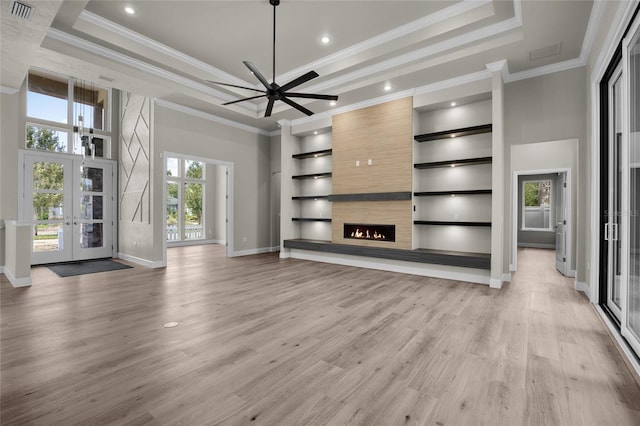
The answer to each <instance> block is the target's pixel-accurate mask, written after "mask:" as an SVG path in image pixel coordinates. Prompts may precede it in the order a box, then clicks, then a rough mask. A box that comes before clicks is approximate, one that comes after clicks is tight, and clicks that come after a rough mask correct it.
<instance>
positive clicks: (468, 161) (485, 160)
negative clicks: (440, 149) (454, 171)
mask: <svg viewBox="0 0 640 426" xmlns="http://www.w3.org/2000/svg"><path fill="white" fill-rule="evenodd" d="M491 161H492V158H491V157H478V158H463V159H460V160H449V161H432V162H429V163H416V164H414V165H413V167H415V168H416V169H420V170H423V169H435V168H439V167H457V166H472V165H477V164H491Z"/></svg>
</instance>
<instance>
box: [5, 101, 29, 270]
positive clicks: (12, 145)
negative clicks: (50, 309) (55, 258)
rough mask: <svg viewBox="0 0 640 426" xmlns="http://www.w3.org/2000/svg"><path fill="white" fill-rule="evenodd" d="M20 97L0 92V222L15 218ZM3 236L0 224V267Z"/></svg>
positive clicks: (16, 214) (16, 213) (16, 207)
mask: <svg viewBox="0 0 640 426" xmlns="http://www.w3.org/2000/svg"><path fill="white" fill-rule="evenodd" d="M19 98H20V95H19V94H18V93H16V94H14V95H8V94H4V93H3V94H2V95H0V222H3V221H4V220H9V219H17V218H18V217H17V216H18V179H17V177H18V146H19V140H20V137H19V131H18V129H19V128H20V127H19V124H18V123H19V121H20V120H19V116H20V112H19V111H20V99H19ZM23 133H24V132H23ZM4 236H5V230H4V227H0V266H4V265H5V253H4Z"/></svg>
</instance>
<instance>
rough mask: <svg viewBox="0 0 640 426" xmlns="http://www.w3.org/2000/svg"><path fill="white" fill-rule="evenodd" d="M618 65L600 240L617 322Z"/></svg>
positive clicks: (609, 303)
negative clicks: (603, 223)
mask: <svg viewBox="0 0 640 426" xmlns="http://www.w3.org/2000/svg"><path fill="white" fill-rule="evenodd" d="M622 83H623V81H622V66H619V67H618V69H617V70H616V71H615V72H614V74H613V78H612V81H611V83H610V86H609V94H610V99H609V194H608V208H607V209H606V210H605V218H606V223H605V226H604V240H605V241H606V242H607V246H608V249H607V252H608V259H607V306H608V307H609V309H610V310H611V312H612V313H613V314H614V315H615V316H616V318H617V319H618V321H620V320H621V318H622V311H621V297H620V296H621V285H622V281H621V279H622V270H621V266H622V265H621V259H622V258H621V249H622V238H623V237H624V236H623V235H621V234H620V218H621V207H622V206H621V195H622V192H621V190H622V188H621V181H622V180H621V176H622V158H621V154H622Z"/></svg>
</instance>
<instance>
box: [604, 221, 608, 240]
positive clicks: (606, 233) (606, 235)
mask: <svg viewBox="0 0 640 426" xmlns="http://www.w3.org/2000/svg"><path fill="white" fill-rule="evenodd" d="M604 240H605V241H609V224H608V223H605V224H604Z"/></svg>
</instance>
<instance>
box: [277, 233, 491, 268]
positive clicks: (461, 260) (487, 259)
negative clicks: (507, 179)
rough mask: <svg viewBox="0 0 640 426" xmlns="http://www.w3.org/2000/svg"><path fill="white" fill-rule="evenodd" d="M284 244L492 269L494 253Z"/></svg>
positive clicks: (300, 242) (320, 242) (318, 242)
mask: <svg viewBox="0 0 640 426" xmlns="http://www.w3.org/2000/svg"><path fill="white" fill-rule="evenodd" d="M284 247H285V248H290V249H298V250H312V251H318V252H324V253H338V254H345V255H351V256H366V257H376V258H380V259H392V260H403V261H407V262H417V263H429V264H436V265H448V266H458V267H463V268H475V269H486V270H488V269H491V255H490V254H488V253H469V252H457V251H444V250H429V249H415V250H403V249H391V248H382V247H365V246H358V245H351V244H334V243H332V242H331V241H324V240H308V239H302V238H300V239H294V240H284Z"/></svg>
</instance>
